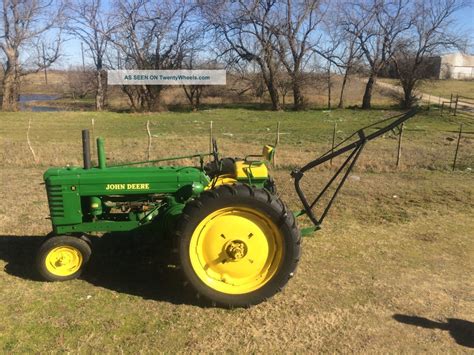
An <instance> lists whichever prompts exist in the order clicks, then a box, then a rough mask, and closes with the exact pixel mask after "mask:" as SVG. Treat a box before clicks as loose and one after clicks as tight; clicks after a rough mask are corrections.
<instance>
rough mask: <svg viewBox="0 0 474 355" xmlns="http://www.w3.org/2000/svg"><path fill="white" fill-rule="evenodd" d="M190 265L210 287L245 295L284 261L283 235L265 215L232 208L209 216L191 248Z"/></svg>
mask: <svg viewBox="0 0 474 355" xmlns="http://www.w3.org/2000/svg"><path fill="white" fill-rule="evenodd" d="M189 254H190V260H191V265H192V267H193V270H194V272H195V273H196V275H197V276H198V277H199V278H200V279H201V281H202V282H204V283H205V284H206V285H207V286H208V287H210V288H212V289H214V290H216V291H219V292H223V293H227V294H244V293H248V292H252V291H255V290H257V289H259V288H261V287H262V286H263V285H265V284H266V283H267V282H268V281H269V280H271V279H272V277H273V276H274V275H275V273H276V272H277V271H278V269H279V268H280V265H281V263H282V261H283V236H282V234H281V232H280V230H279V229H278V228H277V226H276V225H275V224H274V223H273V222H272V221H271V219H270V218H269V217H267V216H266V215H264V214H262V213H260V212H258V211H255V210H253V209H250V208H241V207H229V208H223V209H220V210H217V211H215V212H213V213H211V214H210V215H209V216H207V217H206V218H205V219H204V220H203V221H201V223H199V225H198V226H197V228H196V229H195V230H194V232H193V235H192V236H191V242H190V245H189Z"/></svg>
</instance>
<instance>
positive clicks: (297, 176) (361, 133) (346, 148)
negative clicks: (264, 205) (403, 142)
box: [291, 108, 418, 234]
mask: <svg viewBox="0 0 474 355" xmlns="http://www.w3.org/2000/svg"><path fill="white" fill-rule="evenodd" d="M417 112H418V109H416V108H415V109H412V110H410V111H408V112H406V113H404V114H402V115H397V116H393V117H389V118H386V119H383V120H381V121H377V122H375V123H373V124H371V125H368V126H365V127H363V128H361V129H359V130H358V131H356V132H354V133H353V134H352V135H350V136H349V137H347V138H346V139H344V140H343V141H342V142H341V143H339V144H338V145H336V146H335V147H334V148H332V149H330V150H329V151H327V152H326V153H324V154H323V155H321V156H320V157H318V158H316V159H314V160H312V161H310V162H309V163H307V164H306V165H305V166H303V167H302V168H300V169H296V170H294V171H292V173H291V176H292V177H293V178H294V184H295V190H296V193H297V194H298V197H299V199H300V200H301V203H302V204H303V210H301V212H300V213H298V215H304V214H306V215H307V216H308V218H309V219H310V220H311V222H313V224H314V226H315V228H311V231H314V230H317V229H319V228H320V225H321V223H322V222H323V220H324V218H325V217H326V215H327V213H328V211H329V209H330V208H331V206H332V204H333V202H334V199H335V198H336V196H337V194H338V193H339V191H340V189H341V188H342V186H343V185H344V182H345V181H346V179H347V177H348V175H349V174H350V172H351V171H352V169H353V168H354V166H355V164H356V162H357V159H358V158H359V156H360V154H361V152H362V150H363V149H364V146H365V144H366V143H367V142H368V141H371V140H373V139H375V138H377V137H380V136H381V135H383V134H385V133H387V132H389V131H393V130H395V128H397V127H399V126H400V125H401V124H402V123H404V122H405V121H407V120H408V119H410V118H411V117H413V116H415V115H416V113H417ZM380 124H384V126H382V127H380V128H379V127H375V128H376V131H375V132H372V133H367V132H366V131H367V130H368V129H370V128H372V129H373V128H374V126H378V125H380ZM354 139H355V141H353V140H354ZM351 141H352V142H351ZM348 152H350V153H349V155H348V156H347V158H346V160H345V161H344V162H343V163H342V165H341V166H340V167H339V168H338V169H337V171H336V173H335V174H334V175H333V176H332V177H331V179H329V181H328V182H327V184H326V185H325V186H324V187H323V188H322V190H321V191H320V192H319V193H318V194H317V196H316V198H315V199H314V200H313V201H312V202H309V201H308V199H307V197H306V194H305V193H304V191H303V190H302V188H301V180H302V179H303V177H304V174H305V172H307V171H308V170H311V169H313V168H315V167H317V166H319V165H321V164H324V163H325V162H327V161H328V160H331V159H333V158H334V157H337V156H339V155H342V154H344V153H348ZM341 175H342V178H341V179H340V180H339V182H338V183H336V188H335V191H334V193H333V194H332V196H331V197H330V199H329V202H328V203H327V204H326V206H325V207H324V209H323V212H322V213H321V215H320V216H316V214H315V212H314V211H313V210H314V208H315V207H316V206H317V204H318V202H319V201H320V200H321V198H322V197H323V196H324V195H325V193H326V192H327V191H328V189H329V188H330V187H331V186H332V185H333V183H334V182H335V181H336V179H337V178H338V177H339V176H341ZM311 231H307V232H311ZM304 232H305V231H304V230H303V234H305V233H304Z"/></svg>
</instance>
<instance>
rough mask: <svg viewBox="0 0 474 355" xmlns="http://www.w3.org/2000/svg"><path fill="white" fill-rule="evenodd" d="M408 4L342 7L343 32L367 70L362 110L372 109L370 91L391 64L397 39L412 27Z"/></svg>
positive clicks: (390, 1) (387, 1) (399, 0)
mask: <svg viewBox="0 0 474 355" xmlns="http://www.w3.org/2000/svg"><path fill="white" fill-rule="evenodd" d="M408 2H409V1H408V0H368V1H358V2H349V3H347V4H346V5H345V6H344V17H345V20H344V21H343V26H344V29H345V30H346V31H347V32H348V33H349V34H351V35H352V36H354V38H355V39H356V40H357V44H358V45H359V46H360V49H361V51H362V53H363V54H364V58H365V60H366V61H367V64H368V66H369V79H368V81H367V84H366V87H365V92H364V97H363V100H362V108H364V109H368V108H370V107H371V100H372V90H373V87H374V85H375V82H376V80H377V77H378V75H379V73H380V72H381V70H382V69H383V68H384V67H385V66H386V65H387V64H388V63H389V62H390V60H391V59H392V57H393V54H394V51H395V48H396V46H395V44H396V41H397V39H398V38H399V37H400V35H401V34H402V33H403V32H404V31H406V30H407V29H408V28H410V26H411V18H410V17H409V16H406V10H407V6H408Z"/></svg>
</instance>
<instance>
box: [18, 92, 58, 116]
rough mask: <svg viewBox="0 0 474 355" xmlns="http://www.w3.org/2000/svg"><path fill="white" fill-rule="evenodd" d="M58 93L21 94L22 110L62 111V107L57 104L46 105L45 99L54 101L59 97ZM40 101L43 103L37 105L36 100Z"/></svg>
mask: <svg viewBox="0 0 474 355" xmlns="http://www.w3.org/2000/svg"><path fill="white" fill-rule="evenodd" d="M58 98H59V96H57V95H45V94H27V95H20V111H33V112H50V111H61V108H59V107H56V106H45V105H44V101H52V100H56V99H58ZM36 101H39V102H41V103H42V105H40V106H37V105H35V102H36Z"/></svg>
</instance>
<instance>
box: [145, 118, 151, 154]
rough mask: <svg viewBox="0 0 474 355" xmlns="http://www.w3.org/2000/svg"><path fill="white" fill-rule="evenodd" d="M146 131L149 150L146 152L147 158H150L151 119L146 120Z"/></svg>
mask: <svg viewBox="0 0 474 355" xmlns="http://www.w3.org/2000/svg"><path fill="white" fill-rule="evenodd" d="M146 133H147V135H148V150H147V154H146V160H150V152H151V131H150V120H147V121H146Z"/></svg>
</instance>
